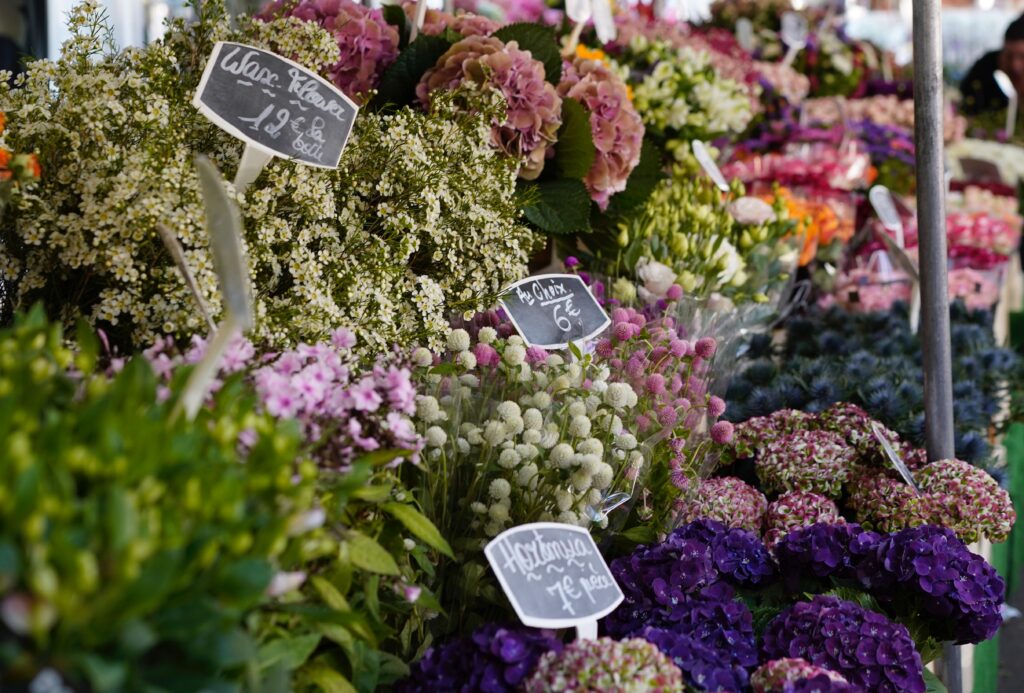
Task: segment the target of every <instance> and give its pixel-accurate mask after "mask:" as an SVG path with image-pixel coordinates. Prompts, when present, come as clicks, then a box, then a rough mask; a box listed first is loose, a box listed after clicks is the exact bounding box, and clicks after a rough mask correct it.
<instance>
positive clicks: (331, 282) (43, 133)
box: [0, 0, 534, 350]
mask: <svg viewBox="0 0 1024 693" xmlns="http://www.w3.org/2000/svg"><path fill="white" fill-rule="evenodd" d="M70 28H71V32H72V38H71V39H70V40H69V41H68V42H67V43H66V44H65V45H64V46H63V50H62V56H61V59H60V60H58V61H56V62H53V61H47V60H40V61H36V62H34V63H32V64H31V65H30V67H29V70H28V72H27V74H25V75H23V76H22V77H19V79H18V85H17V88H15V89H10V88H9V87H7V86H6V84H3V82H4V80H0V111H5V112H6V113H7V116H8V128H7V140H8V144H10V145H12V146H15V147H16V148H17V149H18V150H19V151H26V152H29V151H36V152H38V154H39V158H40V163H41V165H42V168H43V171H44V175H43V179H42V181H41V183H40V184H39V185H38V186H36V188H35V190H34V191H32V192H31V193H30V194H27V195H24V196H22V198H21V199H20V201H19V203H18V205H17V206H16V207H13V208H12V209H10V210H9V213H8V214H7V215H6V216H5V217H4V220H3V222H2V224H0V277H2V279H3V280H4V281H5V282H6V283H7V288H8V289H9V290H10V292H11V295H12V299H13V302H14V304H15V307H16V308H25V307H27V305H29V304H30V303H32V302H35V301H37V300H43V301H44V302H45V303H46V304H47V306H48V307H49V308H50V309H51V312H52V313H53V314H54V315H55V316H56V315H58V314H59V317H61V318H63V319H65V320H73V319H74V318H75V317H76V316H77V315H85V316H86V317H88V318H89V319H90V320H91V321H93V322H94V323H98V324H99V325H100V326H102V327H103V328H104V329H105V330H106V331H107V333H108V335H110V337H111V338H112V339H113V340H114V341H115V343H118V344H120V345H122V346H123V347H131V346H134V345H141V344H148V343H151V342H153V341H155V339H156V338H157V337H158V336H159V335H160V334H170V335H174V336H176V337H185V336H188V335H190V334H193V333H195V332H198V331H203V330H204V329H205V325H204V321H203V319H202V317H201V315H200V313H199V311H198V309H197V306H196V302H195V300H194V299H193V298H192V295H191V294H190V293H189V291H188V290H187V287H186V284H185V282H184V280H183V278H182V277H181V275H180V273H179V272H178V270H177V269H176V267H175V266H174V263H173V261H172V258H171V256H170V254H169V253H168V251H167V250H166V249H165V247H164V246H163V244H162V242H161V240H160V238H159V236H158V234H157V231H156V225H157V224H158V223H162V224H164V225H166V226H167V227H168V228H170V229H171V230H172V231H173V232H174V233H175V234H176V236H177V238H178V241H179V242H180V244H181V246H182V248H183V251H184V255H185V258H186V261H187V264H188V265H189V268H190V270H191V272H192V274H193V275H194V276H195V278H196V281H197V284H198V287H199V291H200V293H201V294H202V296H203V298H204V300H205V302H206V303H207V305H208V306H209V307H210V309H211V312H212V313H213V314H214V315H215V316H216V315H217V314H219V313H220V309H221V306H220V297H219V292H218V286H217V278H216V275H215V273H214V268H213V263H212V260H211V257H210V255H209V252H208V247H207V234H206V230H205V216H204V215H205V212H204V209H203V206H202V204H201V200H200V196H199V191H198V179H197V175H196V172H195V169H194V164H193V158H194V156H195V155H196V154H197V153H203V154H206V155H208V156H210V157H211V158H212V159H213V161H214V162H215V163H216V164H217V165H218V166H219V168H220V169H221V171H222V172H223V173H224V174H225V176H226V177H227V178H228V179H229V180H230V178H231V177H232V176H233V174H234V170H235V168H236V167H237V165H238V161H239V157H240V155H241V152H242V149H243V145H242V143H241V142H239V141H238V140H235V139H233V138H232V137H231V136H230V135H228V134H226V133H224V132H223V131H221V130H220V129H219V128H217V126H215V125H213V124H212V123H210V122H209V121H207V120H206V119H205V118H204V117H203V116H202V115H200V114H199V113H198V112H197V111H196V109H195V108H194V107H193V106H192V105H191V101H192V97H193V94H194V91H195V89H196V87H197V85H198V81H199V77H200V75H201V74H202V70H203V68H204V67H205V61H206V58H207V56H208V55H209V53H210V51H211V50H212V47H213V43H214V42H215V41H218V40H236V41H240V42H243V43H248V44H251V45H256V46H260V47H264V48H268V49H271V50H274V51H276V52H278V53H280V54H282V55H286V56H288V57H290V58H292V59H294V60H296V61H297V62H299V63H301V64H304V65H306V66H309V67H311V68H312V69H320V70H323V69H324V68H325V67H326V66H328V65H331V64H332V63H334V62H335V61H336V60H337V56H338V48H337V44H336V43H335V41H334V40H333V38H332V37H331V35H330V34H329V33H328V32H326V31H325V30H323V29H321V28H320V27H318V26H317V25H316V24H315V23H310V22H303V21H300V20H298V19H294V18H292V19H282V20H276V21H274V22H270V23H267V24H264V23H261V22H255V21H252V22H250V21H243V22H241V23H240V28H238V29H232V28H231V26H230V24H229V22H228V19H227V16H226V14H225V13H224V12H223V6H222V5H221V4H220V3H218V2H216V0H211V2H204V3H203V15H202V17H201V18H200V21H199V22H197V23H195V24H192V25H188V26H186V25H185V24H184V23H178V24H173V25H172V26H171V27H170V29H169V31H168V33H167V35H166V37H165V39H164V40H163V41H161V42H157V43H154V44H152V45H150V46H148V47H146V48H144V49H126V50H123V51H116V50H114V48H113V47H112V46H111V45H110V43H109V38H108V36H109V28H107V27H106V26H105V25H104V21H103V18H102V15H101V13H100V11H99V3H98V1H97V0H89V1H88V2H85V3H83V4H82V5H79V6H78V7H77V8H76V10H75V11H74V12H73V13H72V15H71V17H70ZM452 98H455V97H452ZM497 101H498V102H500V99H497ZM448 105H449V106H450V104H448ZM499 107H500V103H497V104H496V103H495V102H494V101H493V100H492V101H489V102H488V103H486V104H481V107H480V108H479V109H478V110H477V111H476V115H467V116H462V117H461V118H456V117H452V116H451V114H450V111H453V110H454V109H451V108H449V109H448V111H445V108H446V104H445V103H444V102H443V101H442V102H441V103H439V105H438V107H437V109H436V110H435V111H434V112H433V113H431V114H422V113H415V112H413V111H412V110H410V109H406V110H402V111H399V112H397V113H394V114H390V115H374V114H368V113H361V114H360V116H359V118H358V119H357V122H356V127H355V131H354V132H353V135H352V137H351V139H350V142H349V145H348V148H347V149H346V151H345V153H344V155H343V157H342V164H341V167H340V168H339V169H338V170H336V171H334V170H321V169H313V168H309V167H304V166H301V165H296V164H293V163H290V162H287V161H282V160H280V159H275V160H274V161H273V162H272V163H271V164H270V165H269V166H268V167H267V168H266V169H265V171H264V173H263V174H262V175H261V176H260V178H259V179H258V180H257V181H256V182H255V183H254V184H253V185H252V186H251V187H250V188H249V189H248V190H247V191H246V193H245V195H244V196H241V195H238V196H236V197H237V200H238V202H239V205H240V207H241V209H242V214H243V217H244V222H245V233H246V237H245V242H246V246H247V248H246V249H247V253H248V258H249V262H250V269H251V272H252V276H253V280H254V288H255V293H256V309H257V328H256V333H255V337H256V339H257V340H258V341H262V342H265V343H269V344H271V345H284V344H290V343H294V342H296V341H300V340H304V341H311V340H313V339H317V338H321V337H324V336H326V335H327V334H328V333H329V332H330V331H331V330H332V329H333V328H336V327H338V326H348V327H350V328H351V329H352V330H353V331H354V332H356V333H357V334H358V337H359V342H360V344H362V345H364V348H366V349H368V350H369V349H377V350H379V348H380V347H381V346H382V345H388V344H391V343H394V342H402V343H408V342H411V341H416V340H425V341H427V342H429V343H432V344H434V345H436V344H437V343H438V342H439V340H441V339H443V336H444V331H445V329H446V318H447V317H448V315H449V313H451V312H452V311H458V312H463V311H465V310H470V309H476V308H479V307H481V306H482V305H483V304H484V303H486V302H487V301H489V300H490V299H491V298H492V297H493V295H494V294H496V293H497V291H498V290H499V289H500V288H502V286H504V285H505V284H507V283H509V282H511V281H513V280H515V279H518V278H520V277H521V276H522V275H523V274H524V273H525V271H526V262H527V259H528V257H529V252H530V250H531V248H532V244H533V242H534V238H533V236H532V235H531V234H530V232H529V231H528V230H527V229H526V228H525V227H523V226H521V225H520V224H519V223H518V209H517V207H516V204H515V200H514V195H515V172H514V170H512V169H511V168H510V167H509V165H508V163H507V162H504V161H502V160H501V159H500V158H498V157H497V156H495V155H494V153H493V152H492V150H491V148H490V147H489V144H488V143H489V136H490V133H489V118H490V115H491V113H492V111H493V110H494V109H495V108H499Z"/></svg>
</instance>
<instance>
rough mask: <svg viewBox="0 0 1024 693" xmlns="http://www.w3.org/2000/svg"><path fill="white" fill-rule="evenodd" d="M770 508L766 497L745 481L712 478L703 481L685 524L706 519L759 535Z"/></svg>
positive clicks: (729, 477) (686, 512) (688, 507)
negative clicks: (765, 515) (766, 512)
mask: <svg viewBox="0 0 1024 693" xmlns="http://www.w3.org/2000/svg"><path fill="white" fill-rule="evenodd" d="M767 509H768V499H767V498H765V497H764V494H763V493H761V492H760V491H758V490H757V489H756V488H754V487H753V486H751V485H750V484H747V483H746V482H744V481H743V480H742V479H737V478H736V477H732V476H723V477H713V478H710V479H703V480H701V482H700V485H699V486H698V487H697V492H696V493H695V494H694V497H693V498H692V499H690V500H689V502H688V503H687V504H686V508H685V510H684V512H683V517H682V522H692V521H693V520H696V519H698V518H701V517H706V518H710V519H712V520H717V521H719V522H721V523H722V524H725V525H728V526H729V527H741V528H743V529H746V530H749V531H751V532H756V533H757V534H758V535H760V533H761V522H762V520H763V518H764V514H765V511H766V510H767Z"/></svg>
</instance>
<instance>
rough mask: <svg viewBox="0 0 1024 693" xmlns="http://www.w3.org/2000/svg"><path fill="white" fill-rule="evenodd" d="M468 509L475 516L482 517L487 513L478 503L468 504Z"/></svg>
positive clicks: (484, 506) (485, 507) (483, 506)
mask: <svg viewBox="0 0 1024 693" xmlns="http://www.w3.org/2000/svg"><path fill="white" fill-rule="evenodd" d="M469 509H470V510H472V511H473V512H475V513H476V514H477V515H483V514H484V513H486V512H487V506H486V505H484V504H483V503H481V502H480V501H473V502H472V503H470V504H469Z"/></svg>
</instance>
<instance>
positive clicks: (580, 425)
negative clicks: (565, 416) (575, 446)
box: [569, 414, 590, 438]
mask: <svg viewBox="0 0 1024 693" xmlns="http://www.w3.org/2000/svg"><path fill="white" fill-rule="evenodd" d="M569 435H571V436H573V437H575V438H585V437H586V436H589V435H590V418H589V417H587V416H586V415H583V414H581V415H580V416H574V417H573V418H572V421H570V422H569Z"/></svg>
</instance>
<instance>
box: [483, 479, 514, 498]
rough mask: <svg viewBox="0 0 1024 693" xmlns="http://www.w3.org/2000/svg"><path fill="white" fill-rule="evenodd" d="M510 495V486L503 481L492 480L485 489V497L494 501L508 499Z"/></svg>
mask: <svg viewBox="0 0 1024 693" xmlns="http://www.w3.org/2000/svg"><path fill="white" fill-rule="evenodd" d="M510 493H512V486H511V484H509V483H508V481H506V480H505V479H494V480H493V481H491V483H490V485H489V486H488V487H487V495H489V496H490V497H491V498H493V499H494V500H502V499H504V498H508V496H509V494H510Z"/></svg>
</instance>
